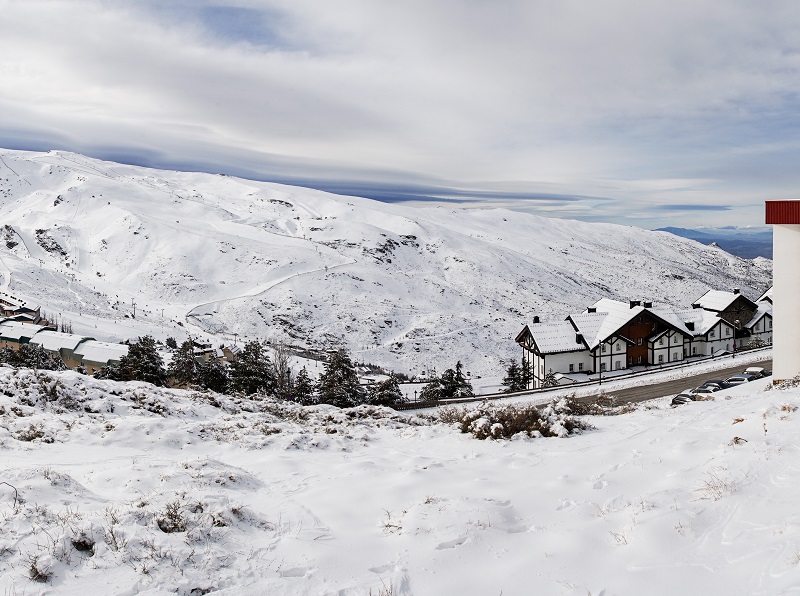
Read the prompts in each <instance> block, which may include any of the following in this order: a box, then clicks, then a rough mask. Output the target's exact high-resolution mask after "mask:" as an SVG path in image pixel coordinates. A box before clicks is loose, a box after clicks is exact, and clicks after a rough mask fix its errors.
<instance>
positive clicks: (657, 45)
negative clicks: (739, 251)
mask: <svg viewBox="0 0 800 596" xmlns="http://www.w3.org/2000/svg"><path fill="white" fill-rule="evenodd" d="M0 10H2V14H3V18H2V19H0V77H2V80H3V82H4V84H3V89H2V90H0V106H2V107H3V109H4V112H3V113H4V115H6V114H14V115H15V116H14V118H13V119H11V118H8V117H4V118H3V122H5V124H2V123H0V145H7V146H9V145H14V144H16V145H18V146H19V145H25V144H26V143H28V145H27V146H28V147H30V148H41V147H42V145H43V144H47V143H52V146H53V147H55V148H63V149H70V150H76V151H82V152H87V153H90V154H93V155H97V156H100V157H104V156H111V155H117V156H126V155H127V156H128V159H129V160H136V159H139V160H141V161H147V162H148V164H149V165H155V166H159V165H161V166H168V165H169V164H184V166H183V167H186V168H188V169H210V170H211V171H226V172H229V173H238V174H244V173H247V174H249V175H251V176H253V177H260V178H265V177H268V178H271V179H275V180H306V181H307V182H308V183H309V184H310V185H312V186H314V185H316V186H317V187H323V186H326V187H327V188H334V187H337V188H342V191H343V192H353V191H354V190H355V191H357V190H358V189H363V190H362V191H361V192H370V193H372V194H373V195H374V196H376V197H377V196H380V197H383V199H384V200H416V199H421V200H426V201H428V200H432V199H436V198H437V197H438V198H439V199H440V200H443V201H444V200H447V201H452V200H455V201H464V202H466V203H467V204H474V203H470V201H478V200H480V201H484V202H486V203H487V204H497V203H498V201H500V200H503V201H506V202H507V204H510V205H518V206H520V208H537V209H543V208H545V206H546V207H547V208H548V209H552V213H553V214H554V215H565V216H571V217H581V218H584V219H593V218H597V217H599V218H605V220H606V221H608V220H619V221H628V222H632V223H637V224H638V225H650V222H651V220H652V221H655V220H658V219H659V218H663V217H664V216H665V213H667V212H670V213H672V214H673V215H674V216H675V217H682V218H685V219H684V221H682V222H674V223H683V224H685V225H691V224H692V221H691V217H692V215H691V213H692V212H697V211H705V210H707V209H705V208H703V205H716V204H729V205H730V206H732V207H734V209H730V210H720V211H725V212H726V213H725V216H726V217H730V219H729V220H726V221H725V222H722V223H731V224H735V223H743V222H744V220H745V219H749V218H750V217H751V215H752V213H753V212H754V210H755V209H756V207H757V206H758V205H759V204H761V202H762V201H763V200H764V199H765V198H785V197H786V195H787V193H791V192H793V189H794V188H797V187H798V185H799V184H800V174H799V173H798V172H797V168H796V158H797V154H798V149H800V146H798V143H799V142H798V140H797V139H800V136H798V135H797V133H798V132H800V116H799V115H800V109H798V108H800V105H798V98H800V76H798V75H800V72H799V71H800V39H798V36H797V34H796V31H798V30H800V12H798V11H797V10H796V9H795V8H794V7H793V5H792V4H791V3H789V2H781V1H777V0H776V1H771V2H768V3H751V2H745V1H744V0H725V1H723V0H709V1H706V2H700V3H698V2H694V1H689V0H674V1H673V2H670V3H669V4H666V3H661V4H659V3H642V2H636V1H634V0H605V1H604V2H594V3H586V2H579V1H578V0H563V1H562V2H544V1H531V0H507V1H504V2H484V1H463V0H462V1H456V0H442V1H441V2H423V1H422V0H417V1H414V0H411V1H409V2H403V3H382V2H373V1H369V0H342V1H341V2H336V3H328V2H318V1H316V0H315V1H312V0H238V1H232V0H231V1H224V0H219V1H217V2H210V1H206V0H196V1H191V2H190V1H188V0H175V1H174V2H158V1H156V0H147V1H143V2H137V3H130V2H123V1H122V0H97V1H91V0H59V1H55V0H25V1H22V0H0ZM67 32H68V34H67ZM10 123H11V124H10ZM12 124H13V125H12ZM765 174H766V175H765ZM509 187H514V188H515V190H513V191H510V190H508V189H509ZM437 189H440V190H441V189H444V191H445V192H434V191H436V190H437ZM459 189H462V190H459ZM464 189H466V190H464ZM516 193H518V194H516ZM414 197H416V199H414ZM515 202H516V203H515ZM667 202H669V203H675V204H677V205H693V204H697V205H700V207H699V208H694V209H693V208H681V209H670V208H666V209H665V208H662V207H660V205H665V204H667ZM737 218H738V219H737Z"/></svg>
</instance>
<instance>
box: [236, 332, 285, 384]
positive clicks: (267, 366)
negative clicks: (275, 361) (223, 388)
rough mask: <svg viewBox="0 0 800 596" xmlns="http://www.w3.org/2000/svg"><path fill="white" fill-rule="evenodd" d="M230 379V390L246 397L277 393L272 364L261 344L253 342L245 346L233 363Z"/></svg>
mask: <svg viewBox="0 0 800 596" xmlns="http://www.w3.org/2000/svg"><path fill="white" fill-rule="evenodd" d="M229 379H230V383H229V387H230V389H231V390H232V391H236V392H238V393H243V394H245V395H253V394H254V393H264V394H267V395H272V394H273V393H274V392H275V376H274V375H273V373H272V363H271V362H270V359H269V354H267V352H266V350H264V346H263V345H262V344H261V343H260V342H258V341H255V340H253V341H249V342H247V343H246V344H245V345H244V347H243V348H242V351H241V352H239V354H238V355H237V356H236V358H235V359H234V360H233V361H232V362H231V365H230V373H229Z"/></svg>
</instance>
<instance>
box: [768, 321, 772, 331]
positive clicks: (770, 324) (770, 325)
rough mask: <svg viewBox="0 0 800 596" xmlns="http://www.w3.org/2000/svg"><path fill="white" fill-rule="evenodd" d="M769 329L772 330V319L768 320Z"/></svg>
mask: <svg viewBox="0 0 800 596" xmlns="http://www.w3.org/2000/svg"><path fill="white" fill-rule="evenodd" d="M769 328H770V329H772V319H770V320H769Z"/></svg>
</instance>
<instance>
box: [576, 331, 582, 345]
mask: <svg viewBox="0 0 800 596" xmlns="http://www.w3.org/2000/svg"><path fill="white" fill-rule="evenodd" d="M575 342H576V343H579V344H582V343H583V334H582V333H576V334H575Z"/></svg>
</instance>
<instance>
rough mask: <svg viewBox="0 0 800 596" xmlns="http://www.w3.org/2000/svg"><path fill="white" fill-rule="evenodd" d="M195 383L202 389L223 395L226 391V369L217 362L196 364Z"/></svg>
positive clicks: (222, 364)
mask: <svg viewBox="0 0 800 596" xmlns="http://www.w3.org/2000/svg"><path fill="white" fill-rule="evenodd" d="M197 382H198V383H199V384H200V386H201V387H203V388H204V389H210V390H211V391H216V392H217V393H225V391H227V389H228V367H227V366H225V364H224V363H222V362H220V361H219V360H216V359H214V360H210V361H209V362H200V363H198V368H197Z"/></svg>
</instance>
